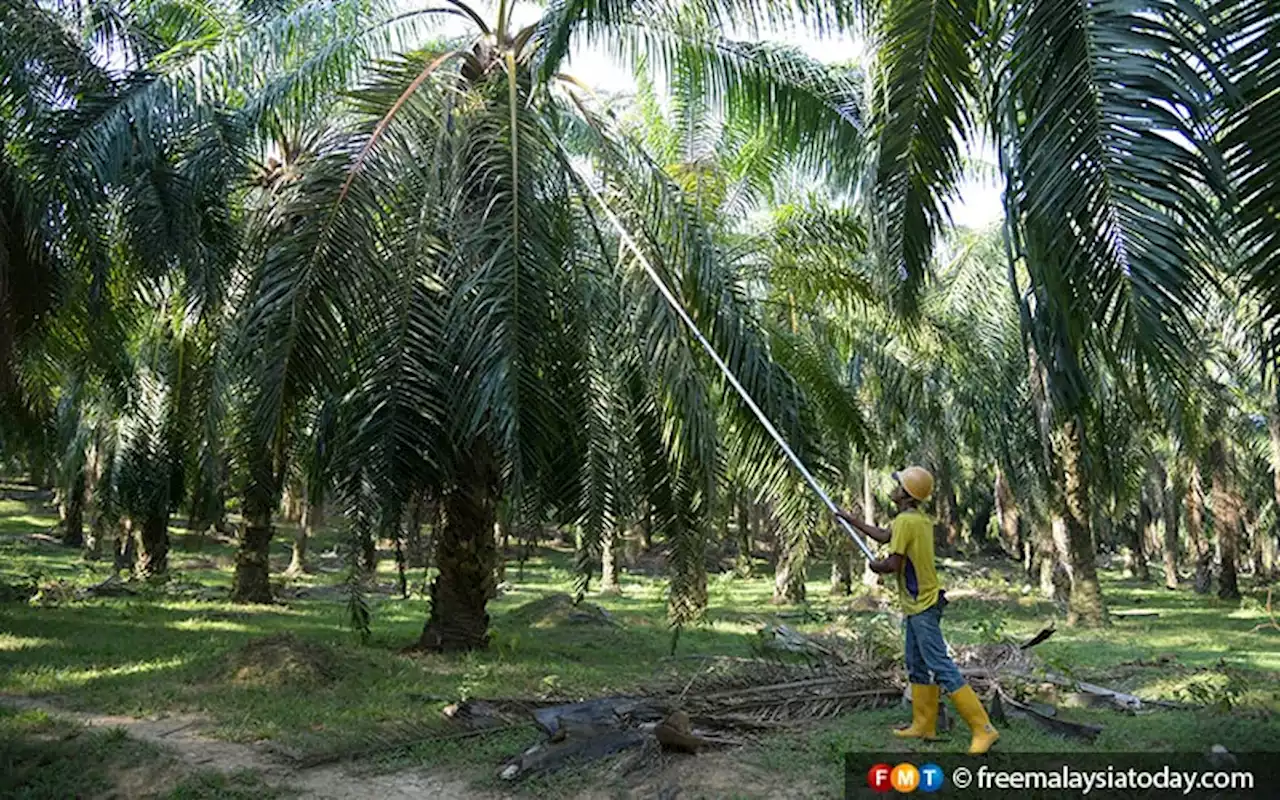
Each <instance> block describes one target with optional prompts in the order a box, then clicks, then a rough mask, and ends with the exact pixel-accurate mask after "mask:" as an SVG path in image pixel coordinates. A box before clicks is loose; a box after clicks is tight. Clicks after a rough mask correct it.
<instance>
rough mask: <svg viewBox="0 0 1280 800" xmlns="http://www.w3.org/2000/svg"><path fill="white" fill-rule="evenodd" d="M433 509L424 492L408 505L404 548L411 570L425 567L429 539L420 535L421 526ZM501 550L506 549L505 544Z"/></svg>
mask: <svg viewBox="0 0 1280 800" xmlns="http://www.w3.org/2000/svg"><path fill="white" fill-rule="evenodd" d="M434 508H435V505H434V502H433V501H432V500H431V499H430V498H429V497H428V496H427V494H426V492H419V493H417V494H415V495H414V497H413V501H412V502H411V503H410V504H409V512H408V514H407V518H406V519H405V523H404V528H405V530H404V546H405V565H406V566H408V567H410V568H412V569H421V568H423V567H425V566H426V565H427V561H428V553H427V550H428V547H427V544H428V543H427V540H428V538H429V537H427V536H423V535H422V526H423V525H425V524H426V523H427V518H428V517H430V516H431V515H432V513H433V511H434ZM504 534H505V531H504ZM503 549H504V550H505V549H506V543H505V542H504V543H503Z"/></svg>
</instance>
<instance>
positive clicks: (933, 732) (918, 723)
mask: <svg viewBox="0 0 1280 800" xmlns="http://www.w3.org/2000/svg"><path fill="white" fill-rule="evenodd" d="M941 696H942V689H941V688H940V687H939V686H937V685H936V684H922V683H913V684H911V727H910V728H903V729H902V730H898V731H894V732H893V735H894V736H897V737H899V738H901V739H933V738H936V737H937V733H938V699H939V698H940V697H941Z"/></svg>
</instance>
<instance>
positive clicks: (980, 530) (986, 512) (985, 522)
mask: <svg viewBox="0 0 1280 800" xmlns="http://www.w3.org/2000/svg"><path fill="white" fill-rule="evenodd" d="M994 511H995V506H994V504H993V502H992V500H991V499H990V498H986V497H984V498H983V499H982V500H980V501H979V503H978V507H977V509H975V510H974V512H973V520H972V521H971V522H970V523H969V541H970V542H972V543H973V544H974V545H977V546H978V547H979V548H981V549H983V550H986V549H987V546H988V541H987V528H988V527H990V525H991V515H992V513H993V512H994Z"/></svg>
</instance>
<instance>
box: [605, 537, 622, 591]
mask: <svg viewBox="0 0 1280 800" xmlns="http://www.w3.org/2000/svg"><path fill="white" fill-rule="evenodd" d="M615 532H616V531H615V526H614V525H612V524H609V523H606V524H605V526H604V530H603V531H601V532H600V591H601V592H602V593H604V594H618V593H619V592H621V591H622V585H621V584H620V583H618V558H617V552H616V550H615V547H616V545H617V538H618V537H617V536H616V535H615Z"/></svg>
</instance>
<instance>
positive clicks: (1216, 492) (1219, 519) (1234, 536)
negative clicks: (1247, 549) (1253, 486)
mask: <svg viewBox="0 0 1280 800" xmlns="http://www.w3.org/2000/svg"><path fill="white" fill-rule="evenodd" d="M1209 460H1210V462H1211V463H1212V464H1213V490H1212V491H1213V533H1214V539H1216V540H1217V544H1218V597H1221V598H1223V599H1227V600H1234V599H1238V598H1239V597H1240V587H1239V585H1238V582H1237V579H1236V562H1237V557H1238V554H1237V550H1238V545H1239V539H1240V508H1241V502H1240V495H1239V493H1238V492H1237V491H1236V487H1235V474H1234V470H1233V467H1234V464H1233V463H1232V458H1231V453H1230V451H1229V450H1228V449H1227V447H1226V445H1225V444H1224V443H1223V441H1222V439H1220V438H1219V439H1214V441H1213V444H1212V445H1210V446H1209Z"/></svg>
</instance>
